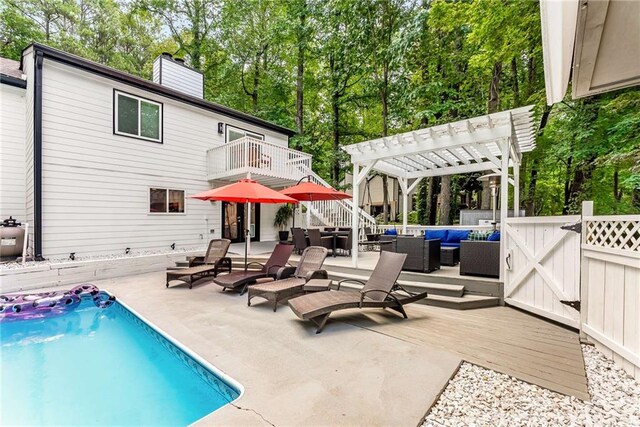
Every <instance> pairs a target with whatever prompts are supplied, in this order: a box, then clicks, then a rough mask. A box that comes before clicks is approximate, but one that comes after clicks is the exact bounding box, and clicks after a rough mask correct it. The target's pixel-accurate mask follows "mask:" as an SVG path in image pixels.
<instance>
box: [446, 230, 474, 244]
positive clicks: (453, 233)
mask: <svg viewBox="0 0 640 427" xmlns="http://www.w3.org/2000/svg"><path fill="white" fill-rule="evenodd" d="M469 233H471V230H449V233H448V234H447V243H460V240H467V238H468V237H469Z"/></svg>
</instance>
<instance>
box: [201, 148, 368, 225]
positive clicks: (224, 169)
mask: <svg viewBox="0 0 640 427" xmlns="http://www.w3.org/2000/svg"><path fill="white" fill-rule="evenodd" d="M207 164H208V179H209V180H212V181H215V180H223V181H233V180H236V179H239V178H241V177H245V176H247V174H251V176H252V177H254V178H255V179H258V180H261V178H264V177H268V178H275V180H269V179H266V180H264V181H268V182H271V183H273V184H280V185H283V186H285V185H293V184H295V182H296V181H298V180H300V179H301V178H303V177H305V176H309V177H310V178H311V180H312V181H313V182H315V183H317V184H320V185H323V186H325V187H330V185H329V183H328V182H326V181H325V180H324V179H322V177H320V176H319V175H318V174H316V173H315V172H314V171H313V170H312V168H311V155H309V154H305V153H302V152H300V151H296V150H292V149H290V148H287V147H283V146H281V145H276V144H272V143H269V142H265V141H261V140H259V139H255V138H250V137H244V138H241V139H237V140H235V141H233V142H230V143H227V144H224V145H220V146H218V147H215V148H212V149H210V150H208V151H207ZM308 206H309V209H310V214H311V218H310V219H311V223H310V224H307V226H334V227H349V226H351V219H352V215H351V210H352V209H353V207H354V204H353V202H352V201H351V200H328V201H316V202H311V203H310V204H308ZM357 209H358V215H359V218H360V226H361V227H370V228H371V229H372V230H374V231H375V229H376V222H375V219H374V218H373V217H371V215H369V214H367V213H366V212H365V211H363V210H362V209H359V208H357Z"/></svg>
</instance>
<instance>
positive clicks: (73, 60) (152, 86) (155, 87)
mask: <svg viewBox="0 0 640 427" xmlns="http://www.w3.org/2000/svg"><path fill="white" fill-rule="evenodd" d="M29 49H33V50H34V51H37V52H42V54H43V55H44V57H45V58H48V59H52V60H54V61H57V62H61V63H63V64H66V65H69V66H72V67H76V68H79V69H82V70H84V71H87V72H90V73H94V74H98V75H101V76H102V77H105V78H109V79H111V80H116V81H119V82H122V83H125V84H129V85H132V86H136V87H138V88H140V89H143V90H147V91H149V92H152V93H155V94H157V95H161V96H165V97H168V98H171V99H175V100H177V101H180V102H184V103H187V104H190V105H193V106H196V107H199V108H203V109H205V110H208V111H212V112H215V113H218V114H221V115H224V116H227V117H230V118H233V119H237V120H242V121H244V122H247V123H251V124H253V125H255V126H259V127H262V128H265V129H269V130H272V131H274V132H278V133H282V134H285V135H287V136H289V137H291V136H293V135H295V134H296V133H297V132H295V131H294V130H292V129H289V128H286V127H284V126H280V125H277V124H275V123H271V122H268V121H266V120H263V119H260V118H258V117H254V116H251V115H249V114H245V113H243V112H240V111H237V110H234V109H232V108H229V107H225V106H223V105H219V104H216V103H213V102H210V101H206V100H204V99H201V98H197V97H194V96H190V95H187V94H185V93H182V92H180V91H177V90H174V89H170V88H167V87H165V86H161V85H159V84H157V83H154V82H152V81H149V80H145V79H142V78H140V77H136V76H132V75H131V74H127V73H124V72H122V71H119V70H116V69H114V68H111V67H107V66H105V65H101V64H98V63H96V62H93V61H89V60H87V59H84V58H81V57H79V56H76V55H73V54H70V53H67V52H63V51H61V50H58V49H54V48H51V47H49V46H46V45H43V44H40V43H35V42H34V43H31V44H30V45H29V46H27V47H26V48H25V49H24V50H23V51H22V53H23V54H22V56H21V58H20V69H21V70H22V69H23V63H22V58H23V56H24V53H25V52H26V51H27V50H29Z"/></svg>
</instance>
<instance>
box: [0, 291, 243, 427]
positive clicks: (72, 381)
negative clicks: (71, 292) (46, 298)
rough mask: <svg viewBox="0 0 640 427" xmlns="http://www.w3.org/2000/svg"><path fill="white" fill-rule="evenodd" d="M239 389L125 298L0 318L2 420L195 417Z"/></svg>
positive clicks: (120, 421) (153, 421) (121, 422)
mask: <svg viewBox="0 0 640 427" xmlns="http://www.w3.org/2000/svg"><path fill="white" fill-rule="evenodd" d="M238 395H239V392H238V390H237V389H235V388H234V387H232V386H230V385H228V384H227V383H226V382H224V381H223V380H222V379H220V378H219V377H217V376H215V375H214V374H213V373H212V372H211V371H209V370H208V369H206V368H205V367H204V366H203V365H201V364H200V363H198V362H196V361H195V360H194V359H193V358H191V357H190V356H188V355H187V354H186V353H184V352H183V351H182V350H180V349H179V348H178V347H176V346H175V345H174V344H172V343H170V342H169V341H168V340H167V339H165V338H164V337H163V336H162V335H160V334H159V333H158V332H156V331H155V330H154V329H152V328H151V327H150V326H149V325H147V324H146V323H144V322H143V321H142V320H141V319H140V318H138V317H137V316H135V315H134V314H133V313H132V312H130V311H129V310H127V309H126V308H125V307H124V306H123V305H121V304H119V303H116V304H114V305H112V306H111V307H108V308H105V309H99V308H97V307H96V306H95V305H94V304H93V303H92V302H91V301H83V302H82V303H81V305H80V306H78V308H77V309H76V310H74V311H73V312H71V313H68V314H65V315H61V316H58V317H54V318H49V319H40V320H20V321H13V322H5V323H2V324H0V408H2V409H0V424H1V425H55V426H62V425H74V426H87V425H102V426H106V425H109V426H125V425H152V426H159V425H171V426H179V425H188V424H190V423H193V422H194V421H197V420H198V419H200V418H202V417H203V416H205V415H207V414H209V413H210V412H212V411H214V410H216V409H218V408H220V407H221V406H224V405H226V404H227V403H229V402H230V401H232V400H234V399H235V398H237V397H238Z"/></svg>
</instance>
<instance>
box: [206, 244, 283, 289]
mask: <svg viewBox="0 0 640 427" xmlns="http://www.w3.org/2000/svg"><path fill="white" fill-rule="evenodd" d="M292 252H293V245H288V244H282V243H280V244H277V245H276V247H275V248H274V250H273V252H272V253H271V256H270V257H269V259H268V260H267V262H265V263H264V264H261V263H259V262H250V263H248V264H247V265H246V266H245V269H244V270H243V271H233V272H231V273H229V274H225V275H223V276H219V277H216V278H215V279H213V283H215V284H216V285H218V286H222V291H225V290H226V289H237V288H240V287H241V288H242V290H241V291H240V295H243V294H244V293H245V292H246V291H247V286H249V285H250V284H252V283H255V282H256V280H257V279H261V278H265V277H274V278H275V277H276V275H277V274H278V270H279V269H280V268H282V267H284V266H285V265H286V264H287V262H288V261H289V257H290V256H291V253H292ZM251 265H256V266H260V267H262V268H261V269H260V270H247V267H249V266H251Z"/></svg>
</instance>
